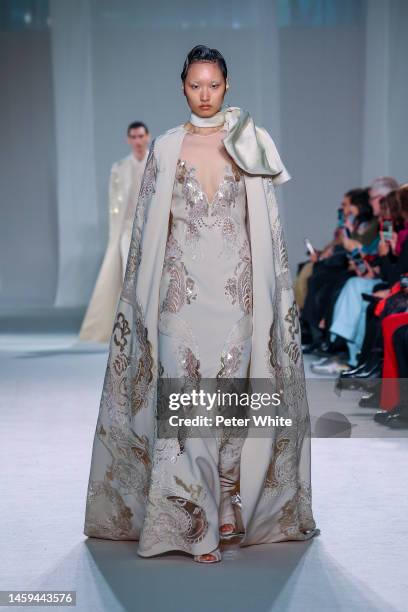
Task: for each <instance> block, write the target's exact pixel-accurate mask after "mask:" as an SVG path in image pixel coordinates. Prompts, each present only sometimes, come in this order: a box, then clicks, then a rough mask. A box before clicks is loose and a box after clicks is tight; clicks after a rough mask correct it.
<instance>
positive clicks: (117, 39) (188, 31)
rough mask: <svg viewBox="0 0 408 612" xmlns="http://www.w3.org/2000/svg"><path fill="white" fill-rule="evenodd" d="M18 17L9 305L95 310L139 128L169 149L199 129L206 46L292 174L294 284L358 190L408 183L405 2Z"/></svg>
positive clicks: (289, 226) (19, 0) (279, 3)
mask: <svg viewBox="0 0 408 612" xmlns="http://www.w3.org/2000/svg"><path fill="white" fill-rule="evenodd" d="M7 4H8V5H9V6H11V4H13V12H12V13H11V12H10V15H12V17H13V18H11V17H10V15H8V14H7V12H4V10H3V13H0V53H1V56H2V58H4V60H5V61H2V63H1V73H0V78H1V84H0V86H1V90H2V95H1V98H0V122H1V123H0V126H1V134H2V141H1V144H0V151H1V158H0V160H1V164H0V212H1V226H0V227H1V229H0V264H1V267H0V307H3V308H5V307H8V308H9V307H10V306H21V305H24V306H27V305H28V306H30V305H31V306H33V307H34V306H41V305H49V306H50V305H55V306H78V305H84V304H86V302H87V300H88V299H89V296H90V293H91V291H92V288H93V284H94V282H95V278H96V275H97V272H98V269H99V266H100V263H101V260H102V257H103V253H104V249H105V246H106V240H107V235H108V213H107V184H108V177H109V170H110V167H111V164H112V163H113V161H115V160H116V159H118V158H120V157H123V156H124V155H126V154H127V147H126V143H125V129H126V126H127V124H128V123H129V122H130V121H132V120H134V119H142V120H144V121H145V122H146V123H147V124H148V125H149V127H150V129H151V132H152V136H153V137H154V136H155V135H158V134H160V133H162V132H163V131H165V130H166V129H168V128H170V127H173V126H174V125H176V124H178V123H181V122H183V121H185V120H187V118H188V115H189V109H188V107H187V105H186V103H185V99H184V97H183V95H182V92H181V89H180V85H181V83H180V72H181V68H182V64H183V61H184V58H185V55H186V53H187V52H188V50H189V49H190V48H191V47H192V46H194V45H195V44H198V43H202V44H208V45H209V46H214V47H217V48H218V49H219V50H220V51H221V52H222V53H223V54H224V55H225V57H226V60H227V63H228V66H229V71H230V81H231V88H230V90H229V93H228V95H227V97H226V102H227V103H229V104H232V105H238V106H243V107H244V108H247V109H248V110H250V112H251V113H252V115H253V116H254V118H255V121H256V123H258V124H259V125H263V126H264V127H266V128H267V129H268V130H269V131H270V133H271V134H272V136H273V138H274V139H275V141H276V143H277V145H278V147H279V149H280V152H281V155H282V158H283V159H284V161H285V163H286V165H287V167H288V169H289V171H290V173H291V174H292V176H293V179H292V181H291V182H290V183H288V184H287V185H284V186H283V187H281V188H279V191H280V193H279V202H280V207H281V212H282V217H283V220H284V224H285V229H286V235H287V241H288V247H289V255H290V260H291V264H292V269H293V271H294V270H295V267H296V263H297V262H298V261H300V260H302V259H304V246H303V238H304V237H305V236H308V237H309V238H310V239H311V240H312V242H314V243H315V244H316V245H317V246H321V245H323V244H324V243H325V242H327V241H328V239H329V238H330V236H331V232H332V228H333V224H334V223H335V219H336V208H337V206H338V204H339V202H340V199H341V197H342V194H343V193H344V191H346V190H348V189H350V188H352V187H356V186H359V185H365V184H368V183H369V182H370V181H371V180H372V179H373V178H374V177H375V176H378V175H383V174H391V175H394V176H396V178H397V179H398V180H400V181H406V180H407V178H408V172H407V163H406V162H407V157H406V146H405V143H406V141H407V138H406V137H407V135H408V134H407V131H408V125H407V120H406V112H405V106H406V104H405V101H406V99H407V88H408V84H407V81H406V78H405V70H406V62H407V59H408V50H407V49H408V38H407V37H406V35H405V34H406V31H407V26H408V3H407V2H405V0H389V1H388V0H287V1H286V0H285V1H284V0H275V1H271V0H269V1H268V0H254V1H253V2H250V3H248V2H246V1H244V0H234V1H232V0H227V1H225V0H224V1H223V2H222V3H220V2H219V1H215V0H209V2H207V3H206V4H205V5H204V4H203V3H201V2H196V3H194V2H189V1H186V0H174V1H173V2H166V1H164V0H162V1H159V2H155V3H151V2H148V1H147V0H139V1H138V2H134V1H132V0H115V1H113V0H75V1H72V0H49V1H48V0H31V1H30V0H24V1H23V0H14V2H13V3H11V2H8V3H7V2H6V4H5V6H6V5H7ZM19 5H21V16H20V17H21V19H20V21H21V23H20V22H19V21H18V19H19V13H18V11H17V10H16V8H18V6H19ZM3 9H4V7H3ZM27 15H30V17H29V18H28V17H27ZM13 19H14V21H13ZM3 92H5V93H3Z"/></svg>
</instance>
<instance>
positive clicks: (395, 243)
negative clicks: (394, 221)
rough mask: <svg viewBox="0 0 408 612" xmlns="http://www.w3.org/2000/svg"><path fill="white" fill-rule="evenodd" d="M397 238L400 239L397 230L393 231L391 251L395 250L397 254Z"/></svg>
mask: <svg viewBox="0 0 408 612" xmlns="http://www.w3.org/2000/svg"><path fill="white" fill-rule="evenodd" d="M397 240H398V234H397V232H392V238H391V240H390V246H391V251H392V252H393V254H394V255H396V253H395V249H396V247H397Z"/></svg>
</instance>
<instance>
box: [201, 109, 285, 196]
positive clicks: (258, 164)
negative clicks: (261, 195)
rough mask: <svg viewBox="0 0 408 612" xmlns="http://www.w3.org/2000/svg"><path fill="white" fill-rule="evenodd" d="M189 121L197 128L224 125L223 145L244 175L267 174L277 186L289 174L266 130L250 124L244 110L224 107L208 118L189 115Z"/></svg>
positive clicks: (251, 121)
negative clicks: (245, 173) (225, 133)
mask: <svg viewBox="0 0 408 612" xmlns="http://www.w3.org/2000/svg"><path fill="white" fill-rule="evenodd" d="M190 123H192V124H193V125H196V126H198V127H212V126H217V125H224V128H225V129H226V130H227V135H226V137H225V138H224V140H223V143H224V146H225V148H226V150H227V151H228V153H229V154H230V155H231V157H232V158H233V159H234V161H235V162H236V164H237V165H238V166H239V167H240V168H241V169H242V170H245V172H247V173H248V174H261V175H263V176H271V177H272V180H273V183H274V184H276V185H280V184H282V183H285V182H286V181H288V180H289V179H290V178H291V177H290V174H289V173H288V171H287V170H286V168H285V166H284V165H283V163H282V160H281V158H280V156H279V153H278V151H277V149H276V146H275V143H274V142H273V140H272V138H271V137H270V136H269V134H268V132H267V131H266V130H265V129H264V128H261V127H258V126H256V125H255V124H254V121H253V119H252V117H251V115H250V114H249V112H248V111H246V110H244V109H241V108H239V107H238V106H228V107H227V108H226V109H221V110H219V111H218V113H216V114H215V115H213V116H212V117H199V116H198V115H196V114H195V113H191V115H190Z"/></svg>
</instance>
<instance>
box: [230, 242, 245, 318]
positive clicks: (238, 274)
mask: <svg viewBox="0 0 408 612" xmlns="http://www.w3.org/2000/svg"><path fill="white" fill-rule="evenodd" d="M225 295H226V296H227V297H228V298H229V299H230V300H231V303H232V305H235V304H236V303H237V302H238V304H239V307H240V308H241V310H242V312H244V313H245V314H248V313H250V312H252V262H251V251H250V248H249V242H248V240H245V241H244V243H243V245H242V246H241V248H240V250H239V261H238V263H237V265H236V266H235V270H234V277H231V278H228V279H227V281H226V283H225Z"/></svg>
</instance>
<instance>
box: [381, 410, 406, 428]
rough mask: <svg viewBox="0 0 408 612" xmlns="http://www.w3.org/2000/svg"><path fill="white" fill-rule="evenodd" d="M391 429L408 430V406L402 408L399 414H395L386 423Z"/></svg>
mask: <svg viewBox="0 0 408 612" xmlns="http://www.w3.org/2000/svg"><path fill="white" fill-rule="evenodd" d="M386 425H388V427H390V428H391V429H408V406H401V407H400V410H399V412H398V413H397V414H393V415H392V416H390V417H389V419H387V421H386Z"/></svg>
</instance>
